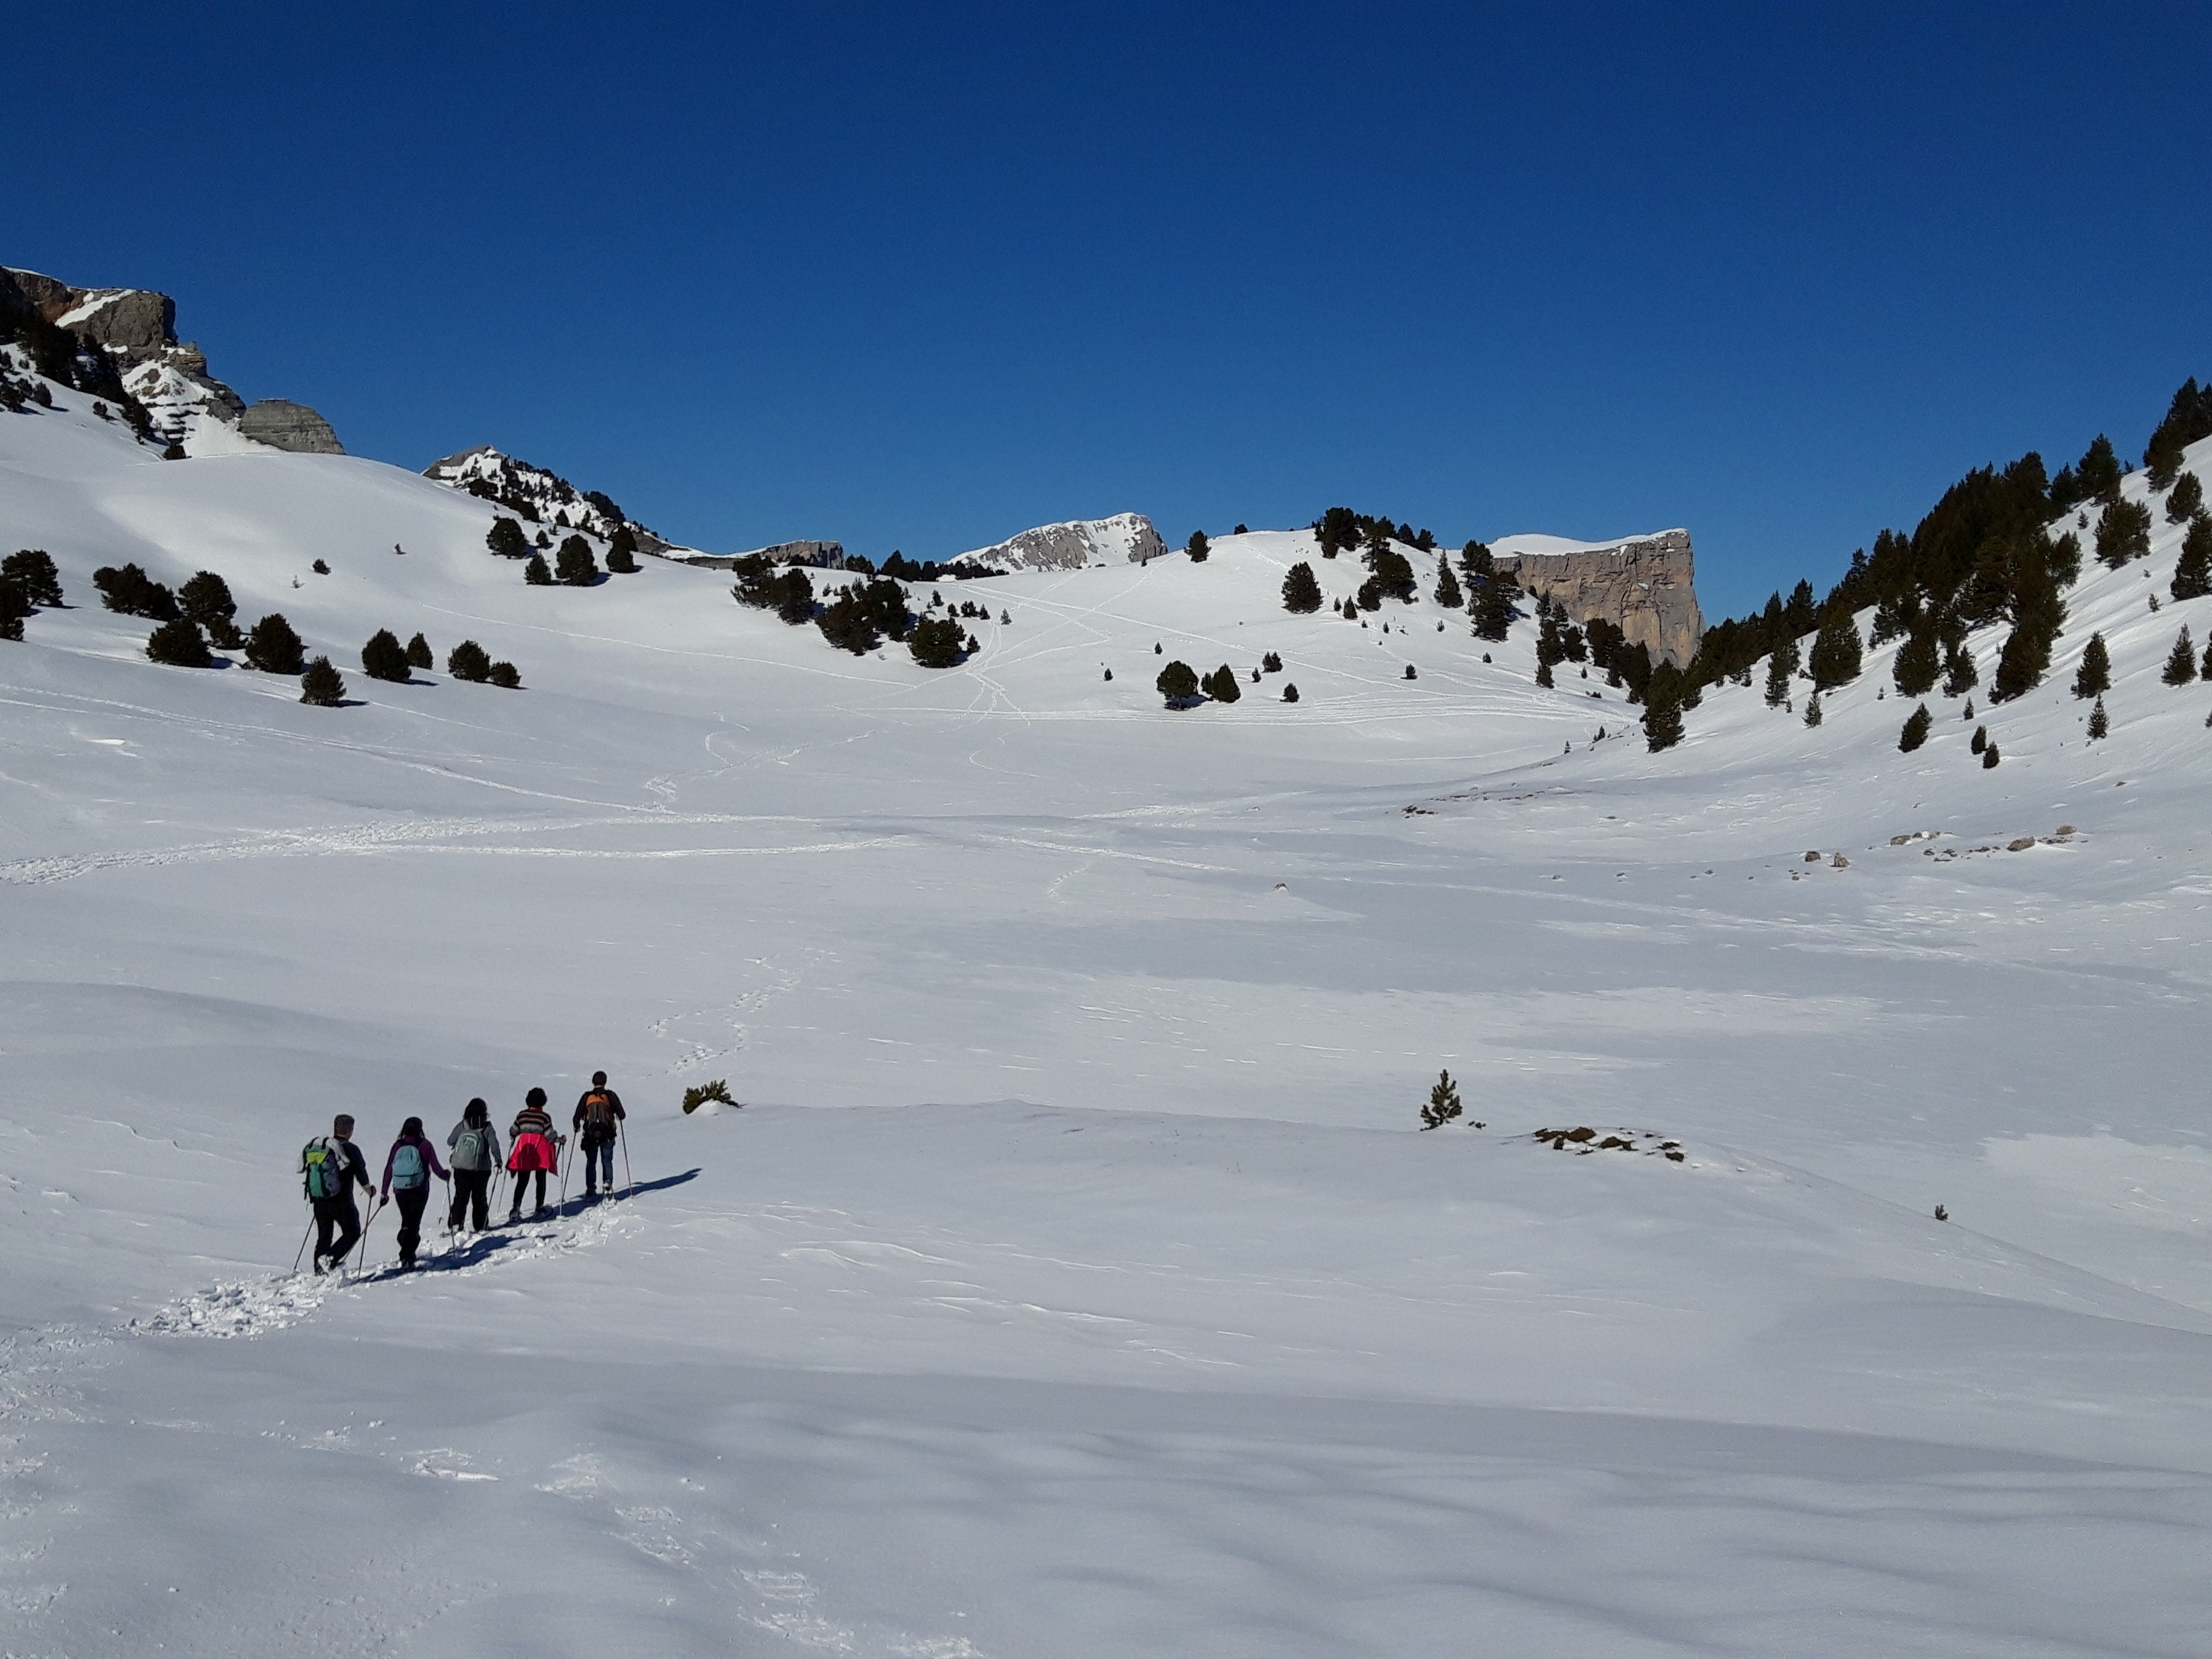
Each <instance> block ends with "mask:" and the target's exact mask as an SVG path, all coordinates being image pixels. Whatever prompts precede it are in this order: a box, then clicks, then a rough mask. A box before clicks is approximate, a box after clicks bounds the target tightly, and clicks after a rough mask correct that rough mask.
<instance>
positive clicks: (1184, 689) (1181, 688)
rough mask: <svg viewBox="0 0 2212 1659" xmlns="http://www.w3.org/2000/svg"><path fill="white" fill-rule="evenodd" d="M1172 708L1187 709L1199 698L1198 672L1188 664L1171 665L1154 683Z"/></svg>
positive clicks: (1177, 663) (1177, 662)
mask: <svg viewBox="0 0 2212 1659" xmlns="http://www.w3.org/2000/svg"><path fill="white" fill-rule="evenodd" d="M1152 684H1153V686H1154V687H1155V688H1156V689H1157V690H1158V692H1159V694H1160V696H1163V697H1164V698H1165V699H1166V700H1167V705H1168V707H1169V708H1187V707H1188V706H1189V705H1190V704H1191V703H1193V702H1196V701H1197V698H1198V672H1197V671H1196V670H1195V669H1194V668H1193V667H1192V666H1191V665H1189V664H1188V663H1187V662H1183V661H1181V660H1180V659H1178V660H1177V661H1175V662H1171V663H1170V664H1169V665H1167V666H1166V667H1165V668H1163V669H1162V670H1160V674H1159V678H1158V679H1156V680H1154V681H1153V682H1152Z"/></svg>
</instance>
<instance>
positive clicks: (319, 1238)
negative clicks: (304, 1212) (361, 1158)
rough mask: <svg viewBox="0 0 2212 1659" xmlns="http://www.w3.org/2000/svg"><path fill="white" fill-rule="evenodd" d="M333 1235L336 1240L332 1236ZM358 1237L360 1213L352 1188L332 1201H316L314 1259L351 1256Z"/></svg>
mask: <svg viewBox="0 0 2212 1659" xmlns="http://www.w3.org/2000/svg"><path fill="white" fill-rule="evenodd" d="M333 1231H335V1232H336V1233H337V1238H336V1239H332V1238H331V1233H332V1232H333ZM360 1237H361V1212H360V1211H358V1210H356V1209H355V1208H354V1206H353V1188H352V1186H351V1184H350V1183H349V1184H348V1186H347V1188H346V1189H345V1190H344V1191H343V1192H342V1193H340V1194H337V1196H336V1197H334V1198H319V1199H317V1200H315V1258H316V1260H317V1261H320V1260H321V1259H322V1258H323V1257H325V1256H331V1257H333V1258H339V1257H343V1256H348V1255H352V1254H353V1247H354V1244H355V1243H356V1241H357V1240H358V1239H359V1238H360Z"/></svg>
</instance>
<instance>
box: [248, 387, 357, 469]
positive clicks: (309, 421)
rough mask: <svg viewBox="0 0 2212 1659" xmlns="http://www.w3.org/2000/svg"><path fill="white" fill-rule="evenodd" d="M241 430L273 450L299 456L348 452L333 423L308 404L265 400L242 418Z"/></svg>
mask: <svg viewBox="0 0 2212 1659" xmlns="http://www.w3.org/2000/svg"><path fill="white" fill-rule="evenodd" d="M238 429H239V430H240V432H241V433H243V434H245V435H246V436H247V437H249V438H252V439H253V440H254V441H256V442H258V443H264V444H267V445H269V446H270V447H271V448H272V449H289V450H290V451H291V452H292V453H295V454H298V455H343V454H344V453H345V449H344V447H343V445H341V444H340V443H339V442H338V435H337V433H335V432H333V431H331V423H330V422H328V421H326V420H325V419H324V418H323V417H322V416H320V415H318V414H317V413H316V412H315V411H314V410H312V409H310V408H308V407H307V404H295V403H290V402H288V401H287V400H285V399H284V398H263V399H261V401H260V402H258V403H257V404H251V405H249V406H248V407H247V409H246V413H244V414H243V415H241V416H239V417H238Z"/></svg>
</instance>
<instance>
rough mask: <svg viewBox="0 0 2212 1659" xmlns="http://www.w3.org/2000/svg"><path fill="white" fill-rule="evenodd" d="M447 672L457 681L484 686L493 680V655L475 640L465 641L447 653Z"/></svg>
mask: <svg viewBox="0 0 2212 1659" xmlns="http://www.w3.org/2000/svg"><path fill="white" fill-rule="evenodd" d="M446 671H447V673H448V674H451V675H452V676H453V678H455V679H457V680H464V681H466V682H467V683H469V684H471V685H482V684H483V683H484V682H485V681H486V680H488V679H489V678H491V655H490V653H489V652H487V651H486V650H485V649H484V648H483V647H482V646H480V645H478V644H477V642H476V641H474V640H463V641H461V642H460V643H459V645H457V646H455V647H453V649H452V650H451V651H450V652H448V653H447V654H446Z"/></svg>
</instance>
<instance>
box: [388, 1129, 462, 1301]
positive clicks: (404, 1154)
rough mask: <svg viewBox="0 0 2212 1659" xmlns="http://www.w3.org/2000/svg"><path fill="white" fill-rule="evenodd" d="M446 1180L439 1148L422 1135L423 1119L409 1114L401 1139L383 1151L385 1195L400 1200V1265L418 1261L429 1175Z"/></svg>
mask: <svg viewBox="0 0 2212 1659" xmlns="http://www.w3.org/2000/svg"><path fill="white" fill-rule="evenodd" d="M431 1176H437V1177H438V1179H439V1180H441V1181H444V1180H446V1179H447V1175H446V1171H445V1170H444V1169H443V1168H441V1166H440V1164H439V1163H438V1152H437V1149H436V1148H435V1147H434V1146H431V1145H430V1143H429V1142H428V1140H426V1139H423V1137H422V1119H421V1118H419V1117H410V1118H409V1119H408V1120H407V1121H405V1122H404V1123H403V1124H401V1125H400V1126H399V1139H397V1140H395V1141H393V1142H392V1150H391V1151H390V1152H386V1154H385V1155H384V1196H385V1197H386V1199H390V1198H392V1197H393V1196H394V1195H395V1194H396V1195H397V1196H398V1200H399V1265H400V1266H401V1267H403V1268H404V1267H413V1266H414V1265H415V1247H416V1245H417V1244H420V1243H422V1211H423V1208H424V1206H427V1205H428V1203H429V1202H430V1177H431Z"/></svg>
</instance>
